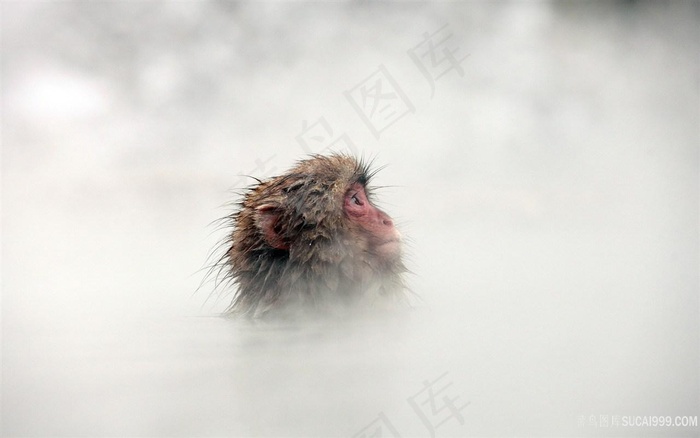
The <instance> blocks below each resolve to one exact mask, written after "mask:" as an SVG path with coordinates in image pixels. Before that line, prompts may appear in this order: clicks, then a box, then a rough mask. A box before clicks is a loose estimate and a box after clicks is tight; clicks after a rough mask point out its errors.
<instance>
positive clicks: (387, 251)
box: [343, 183, 401, 258]
mask: <svg viewBox="0 0 700 438" xmlns="http://www.w3.org/2000/svg"><path fill="white" fill-rule="evenodd" d="M343 210H344V211H345V213H346V214H347V215H348V218H349V219H350V220H351V221H352V222H354V223H355V224H357V225H359V226H360V228H362V229H363V230H364V231H366V233H367V237H368V240H369V243H370V247H371V249H372V250H373V252H375V253H376V254H378V255H380V256H382V257H387V258H394V257H396V256H398V255H399V254H400V252H401V234H399V232H398V230H397V229H396V228H395V227H394V222H393V221H392V220H391V218H390V217H389V215H388V214H386V213H384V212H383V211H381V210H380V209H378V208H377V207H375V206H374V205H372V203H371V202H369V199H367V193H366V192H365V187H364V186H363V185H362V184H360V183H355V184H353V185H352V186H350V188H349V189H348V191H347V192H346V193H345V202H344V204H343Z"/></svg>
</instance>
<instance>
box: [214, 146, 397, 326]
mask: <svg viewBox="0 0 700 438" xmlns="http://www.w3.org/2000/svg"><path fill="white" fill-rule="evenodd" d="M375 174H376V172H373V171H372V170H370V166H369V165H367V164H366V163H365V162H364V161H363V160H358V159H356V158H355V157H353V156H351V155H346V154H338V153H334V154H330V155H311V156H309V157H308V158H306V159H303V160H301V161H298V162H297V163H296V165H295V166H294V167H292V168H291V169H290V170H289V171H288V172H286V173H284V174H282V175H279V176H276V177H272V178H269V179H267V180H262V181H261V180H257V179H256V181H257V183H256V184H254V185H252V186H251V187H249V188H248V189H246V191H245V192H244V193H242V194H241V195H242V197H243V199H242V201H240V202H238V203H237V204H236V206H237V208H236V210H235V211H234V212H233V213H232V214H231V215H229V216H227V218H226V220H227V222H228V225H229V226H230V228H231V231H230V233H229V234H228V236H227V238H226V240H225V242H224V248H225V253H224V254H223V256H222V258H221V259H220V264H221V268H223V271H222V272H223V275H224V277H225V278H226V279H227V280H229V281H231V282H233V283H234V284H235V286H236V287H237V291H236V292H235V293H234V296H233V298H232V301H231V304H230V305H229V307H228V309H227V311H226V314H228V315H243V316H247V317H250V318H254V319H258V318H265V317H271V316H290V315H300V314H312V315H339V314H347V313H350V312H352V311H353V310H356V309H372V308H386V307H387V306H388V307H389V308H391V307H394V306H395V304H396V303H406V301H405V297H406V294H405V291H406V286H405V283H404V279H403V274H404V273H405V272H406V271H407V269H406V267H405V265H404V263H403V260H402V254H403V250H402V237H401V234H400V233H399V231H398V230H397V228H396V227H395V226H394V222H393V220H392V219H391V217H390V216H389V215H388V214H386V213H385V212H384V211H382V210H380V209H379V208H377V207H376V206H375V205H374V194H373V192H372V190H371V188H370V186H369V182H370V179H371V178H372V177H373V176H374V175H375ZM398 307H401V306H398Z"/></svg>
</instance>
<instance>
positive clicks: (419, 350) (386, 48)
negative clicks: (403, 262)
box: [0, 1, 700, 437]
mask: <svg viewBox="0 0 700 438" xmlns="http://www.w3.org/2000/svg"><path fill="white" fill-rule="evenodd" d="M0 7H1V13H2V435H3V436H47V437H48V436H208V435H217V436H347V437H361V436H393V437H396V436H401V437H409V436H420V437H428V436H468V435H477V436H514V435H527V436H542V435H557V436H640V435H642V434H643V435H645V436H697V435H698V432H699V430H700V429H699V428H698V426H697V416H698V415H700V401H699V395H698V394H699V393H700V387H699V383H698V374H699V371H698V370H700V363H699V352H700V335H699V334H700V326H699V320H700V318H699V312H700V310H699V309H700V306H699V303H698V294H699V291H700V282H699V276H698V266H699V259H698V254H699V242H700V238H699V235H698V224H699V221H698V211H699V210H698V199H699V198H698V187H699V185H698V163H699V161H698V149H699V146H700V130H699V126H700V123H699V122H700V114H699V112H700V91H699V90H700V73H699V70H698V67H699V64H700V63H699V57H698V54H699V53H700V31H699V29H700V26H699V25H700V3H698V2H694V1H688V2H684V1H666V2H663V1H662V2H637V1H625V2H622V1H620V2H591V3H588V2H568V1H567V2H564V1H561V2H559V1H552V2H547V1H537V2H507V1H495V2H491V1H489V2H486V1H470V2H441V3H413V2H410V3H393V2H392V3H371V2H351V3H324V2H313V3H306V2H293V3H292V2H289V3H287V2H262V3H255V2H180V1H178V2H175V1H165V2H150V1H149V2H83V1H68V2H2V4H1V5H0ZM328 150H341V151H348V152H351V153H354V154H357V155H361V156H364V157H367V158H373V159H374V163H375V165H376V166H377V167H380V166H386V167H385V168H384V169H383V170H382V171H381V172H380V173H379V174H378V175H377V177H376V180H375V181H374V183H375V184H376V185H378V186H385V187H383V188H381V189H379V190H378V192H377V193H378V198H379V200H380V206H381V207H382V208H383V209H385V210H386V211H387V212H389V213H390V214H391V215H392V216H393V217H394V218H395V219H396V221H397V222H398V224H399V226H400V229H401V230H402V233H403V234H404V235H405V236H407V264H408V266H409V268H410V269H411V271H412V274H411V275H410V276H409V277H408V282H409V284H410V286H411V289H412V290H413V291H415V292H416V293H417V294H418V295H419V296H420V297H421V300H419V301H418V302H417V303H416V309H415V311H414V312H412V313H411V314H410V315H406V316H403V317H392V318H386V319H383V320H368V321H357V322H355V323H352V324H348V323H338V324H337V325H333V326H329V325H314V324H302V323H300V324H290V325H287V326H268V325H260V324H247V323H243V322H240V321H235V320H230V319H226V318H221V317H219V313H220V312H221V311H223V310H224V309H225V308H226V306H227V304H228V302H229V300H230V293H231V292H232V291H230V290H228V291H227V290H221V289H218V290H216V289H215V285H214V283H213V282H212V281H208V280H207V279H206V278H205V274H206V269H205V270H202V268H205V267H206V265H207V258H208V256H209V254H210V251H211V250H212V248H214V247H215V246H216V244H217V242H219V241H220V240H221V239H222V238H224V237H225V234H226V231H225V230H221V229H217V228H216V226H215V224H212V221H214V220H216V219H218V218H220V217H223V216H225V215H227V214H229V213H230V212H231V208H232V207H231V205H230V204H228V203H230V202H231V201H235V199H236V197H235V194H234V191H235V190H236V189H240V188H241V187H244V186H246V185H248V184H250V183H251V182H252V180H251V179H249V178H246V177H245V176H244V175H252V176H255V177H259V178H261V177H266V176H272V175H275V174H278V173H281V172H284V171H285V170H286V169H287V168H288V167H289V166H290V165H292V164H293V163H294V162H295V161H296V160H298V159H301V158H303V157H304V156H305V155H307V154H309V153H323V152H327V151H328ZM209 280H211V279H209ZM200 286H201V287H200ZM651 416H656V417H662V416H663V418H664V420H663V421H664V422H665V421H666V418H669V419H670V420H671V421H672V422H673V423H674V426H666V427H659V426H657V427H651V426H644V425H643V424H644V423H643V421H644V418H646V419H647V421H650V420H649V418H650V417H651ZM667 416H668V417H667ZM640 418H641V420H639V419H640ZM688 418H689V419H690V421H691V424H692V419H693V418H695V423H694V424H695V426H694V427H691V426H687V422H686V420H687V419H688ZM635 419H637V420H635ZM677 419H678V421H680V422H681V423H684V422H686V423H685V424H686V427H683V426H682V425H680V424H679V425H678V426H677V427H675V422H676V420H677ZM635 421H641V422H640V423H638V424H640V425H639V426H636V427H630V426H629V423H631V422H635ZM647 424H650V423H647ZM373 434H374V435H373ZM378 434H381V435H378Z"/></svg>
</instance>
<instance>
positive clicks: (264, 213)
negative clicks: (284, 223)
mask: <svg viewBox="0 0 700 438" xmlns="http://www.w3.org/2000/svg"><path fill="white" fill-rule="evenodd" d="M255 210H256V211H257V212H258V226H259V227H260V230H261V231H262V236H263V239H265V242H266V243H267V244H268V245H270V246H271V247H273V248H275V249H281V250H285V251H286V250H288V249H289V244H288V243H287V242H286V241H285V239H284V237H282V229H281V228H280V226H279V225H278V223H279V220H280V216H281V215H282V212H281V210H280V209H279V208H277V207H275V206H274V205H270V204H263V205H260V206H258V207H257V208H256V209H255Z"/></svg>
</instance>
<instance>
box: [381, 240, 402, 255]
mask: <svg viewBox="0 0 700 438" xmlns="http://www.w3.org/2000/svg"><path fill="white" fill-rule="evenodd" d="M375 250H376V252H377V254H379V255H382V256H384V257H395V256H398V255H400V254H401V239H398V238H395V239H389V240H385V241H383V242H380V243H378V244H377V246H376V247H375Z"/></svg>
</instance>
